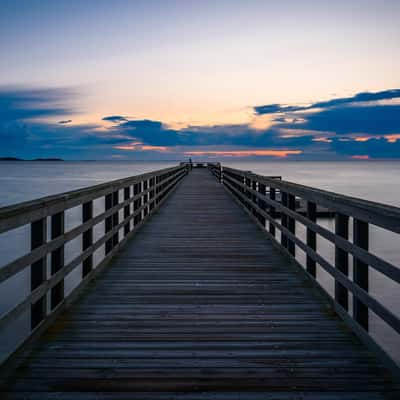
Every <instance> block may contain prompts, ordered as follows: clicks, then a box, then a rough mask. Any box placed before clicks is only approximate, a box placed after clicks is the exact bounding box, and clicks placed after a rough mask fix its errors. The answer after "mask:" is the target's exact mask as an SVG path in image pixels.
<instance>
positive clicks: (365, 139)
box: [354, 136, 372, 142]
mask: <svg viewBox="0 0 400 400" xmlns="http://www.w3.org/2000/svg"><path fill="white" fill-rule="evenodd" d="M370 139H372V137H370V136H358V137H356V138H355V139H354V140H355V141H356V142H368V140H370Z"/></svg>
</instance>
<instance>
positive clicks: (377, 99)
mask: <svg viewBox="0 0 400 400" xmlns="http://www.w3.org/2000/svg"><path fill="white" fill-rule="evenodd" d="M0 7H1V12H0V146H1V151H0V156H16V157H25V158H34V157H63V158H66V159H152V160H154V159H182V158H187V157H192V158H218V159H219V158H223V157H230V158H232V157H246V158H258V159H259V158H262V159H264V158H265V159H282V158H285V159H304V160H306V159H307V160H308V159H324V160H325V159H351V158H355V159H367V158H371V159H381V158H384V159H388V158H399V157H400V121H399V119H400V117H399V115H400V90H399V89H398V88H400V73H399V71H400V42H399V37H400V24H399V23H398V20H399V19H400V2H399V1H395V0H393V1H390V0H385V1H382V0H380V1H377V0H353V1H350V0H349V1H341V0H339V1H336V2H334V4H333V2H331V1H319V2H315V1H294V0H293V1H291V0H286V1H280V2H276V1H268V0H264V1H261V0H259V1H246V2H243V1H235V0H231V1H224V0H220V1H218V0H216V1H201V2H200V1H178V0H176V1H168V0H164V1H156V0H147V1H133V0H131V1H128V0H126V1H124V0H115V1H113V2H110V1H102V0H98V1H91V0H80V1H76V0H69V1H62V0H59V1H48V0H41V1H37V0H13V1H9V0H2V1H1V3H0Z"/></svg>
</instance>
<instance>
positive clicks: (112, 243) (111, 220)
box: [0, 164, 188, 334]
mask: <svg viewBox="0 0 400 400" xmlns="http://www.w3.org/2000/svg"><path fill="white" fill-rule="evenodd" d="M187 172H188V167H187V165H186V164H183V165H180V166H178V167H173V168H167V169H162V170H159V171H155V172H151V173H146V174H143V175H138V176H133V177H129V178H125V179H119V180H115V181H112V182H109V183H105V184H100V185H96V186H92V187H88V188H84V189H81V190H75V191H71V192H67V193H63V194H59V195H55V196H49V197H45V198H42V199H38V200H33V201H29V202H25V203H20V204H17V205H13V206H9V207H4V208H0V233H4V232H7V231H11V230H13V229H15V228H18V227H21V226H24V225H28V224H29V225H30V232H31V251H30V252H29V253H27V254H25V255H23V256H21V257H19V258H17V259H16V260H14V261H12V262H10V263H8V264H7V265H5V266H3V267H1V268H0V284H3V285H4V284H6V281H7V280H8V279H10V278H12V277H14V276H15V275H16V274H18V273H19V272H21V271H23V270H25V269H26V268H30V280H31V282H30V288H31V291H30V293H29V295H28V296H27V297H26V298H25V299H24V300H23V301H22V302H20V303H19V304H17V305H16V306H15V307H13V308H12V309H11V310H9V311H7V312H6V313H4V314H3V315H1V316H0V329H4V328H6V327H7V326H8V325H9V324H10V323H12V321H14V320H16V319H17V318H18V317H19V316H20V315H21V314H22V313H23V312H25V311H27V310H28V311H29V310H30V319H31V321H30V325H31V334H33V333H34V332H35V331H36V330H38V328H39V327H41V326H42V325H43V324H44V323H45V322H46V321H48V320H49V319H50V318H51V317H52V316H53V315H54V314H55V313H56V312H57V311H58V310H60V309H61V308H62V307H63V306H64V305H65V303H66V302H67V301H68V299H69V298H65V296H64V279H65V277H66V275H67V274H69V273H70V272H71V271H73V270H74V269H76V268H77V267H78V266H79V265H82V277H81V278H82V281H81V283H80V284H79V286H78V287H77V288H76V290H75V291H74V292H73V293H71V294H70V296H69V297H73V295H74V293H76V292H77V291H78V290H79V288H80V286H82V285H83V284H85V283H86V282H87V281H89V280H90V279H91V277H92V275H93V273H94V272H95V270H96V271H97V270H99V269H101V267H102V266H104V265H106V263H108V261H109V260H110V259H111V258H112V257H113V255H115V253H116V252H117V251H118V249H119V248H120V247H121V246H122V245H123V244H124V243H125V242H126V240H127V239H128V238H129V237H130V236H131V235H132V234H133V233H134V231H135V230H136V229H137V228H138V227H139V226H140V225H142V224H143V222H144V221H145V220H146V219H147V217H148V216H149V215H150V214H152V213H153V212H154V211H155V210H156V209H157V208H158V207H159V206H160V205H161V203H162V201H163V200H164V199H165V197H166V196H167V195H168V194H169V192H170V191H171V190H172V189H173V188H174V187H175V186H176V185H177V183H178V182H179V181H180V180H181V179H182V178H183V177H184V176H185V175H186V174H187ZM120 194H122V195H123V201H121V200H120V198H121V197H122V196H120ZM97 199H103V202H104V212H102V213H101V214H99V215H96V216H94V214H93V202H94V200H97ZM77 206H78V207H81V217H82V218H81V221H82V223H81V224H79V225H78V226H76V227H75V228H73V229H71V230H69V231H67V232H65V212H66V211H67V210H68V209H71V208H73V207H77ZM120 211H121V212H123V216H122V219H120V214H121V213H120ZM103 222H104V232H103V234H102V236H101V237H100V238H99V239H97V240H96V241H93V228H94V227H95V226H96V225H97V224H99V223H103ZM48 228H50V229H49V230H50V232H49V235H48V233H47V231H48ZM79 236H81V238H82V239H81V240H82V243H81V245H82V247H81V248H82V251H81V252H80V253H79V254H77V255H76V256H75V258H73V259H72V261H70V262H68V263H67V264H65V263H64V260H65V257H64V248H65V245H66V244H67V243H68V242H70V241H71V240H73V239H75V238H78V237H79ZM101 246H104V258H103V259H102V261H101V262H100V263H99V264H98V265H97V267H96V268H95V269H94V265H93V254H94V252H95V251H96V250H97V249H99V248H100V247H101ZM48 256H49V263H50V271H51V273H50V276H47V270H48V268H47V262H48V261H47V260H48ZM3 287H4V286H3ZM48 294H50V295H49V296H48ZM48 300H49V302H50V304H47V303H48Z"/></svg>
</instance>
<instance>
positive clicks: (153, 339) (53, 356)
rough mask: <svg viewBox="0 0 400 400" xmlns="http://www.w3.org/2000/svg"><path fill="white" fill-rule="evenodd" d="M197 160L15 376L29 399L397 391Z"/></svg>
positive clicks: (11, 391) (9, 391) (14, 392)
mask: <svg viewBox="0 0 400 400" xmlns="http://www.w3.org/2000/svg"><path fill="white" fill-rule="evenodd" d="M393 379H394V378H392V377H391V376H390V374H389V373H388V372H387V371H386V370H385V369H384V368H383V367H382V365H381V364H380V363H379V362H378V361H377V360H376V359H375V358H374V356H373V355H372V354H371V353H370V352H369V351H368V350H367V349H366V348H365V347H363V346H362V345H361V344H360V342H359V341H358V340H357V339H356V338H355V336H353V335H352V334H351V333H350V332H349V331H348V330H347V329H346V328H345V325H344V323H343V322H341V321H340V320H339V318H338V317H337V316H336V315H335V314H334V313H333V312H332V310H331V309H329V308H328V306H327V305H325V304H323V303H322V302H321V299H320V298H319V297H318V296H317V294H316V293H315V292H314V291H313V290H312V288H311V286H310V283H309V281H307V280H306V279H305V277H303V276H301V275H299V274H298V273H297V272H296V270H295V269H294V268H293V266H291V265H289V263H288V261H287V259H285V258H284V257H283V256H282V255H281V254H280V253H279V252H278V251H277V250H276V249H275V248H274V247H273V245H272V244H271V243H270V242H268V241H266V239H265V237H264V235H263V234H262V232H261V231H260V230H259V229H258V228H257V227H256V225H255V224H254V223H253V222H252V221H251V220H250V218H249V217H248V216H247V215H246V214H245V212H244V211H243V210H241V209H240V208H239V207H238V206H237V204H236V203H235V202H234V200H233V199H232V198H231V197H230V196H229V194H228V193H227V192H226V191H225V190H224V188H223V187H222V185H220V184H219V183H218V182H216V181H215V179H214V178H213V177H212V175H211V174H210V172H209V171H207V170H205V169H194V170H193V171H192V172H191V173H190V174H189V176H188V177H187V178H185V180H184V181H183V182H182V183H181V185H180V186H179V187H178V188H177V190H176V192H175V193H173V194H172V195H171V197H170V198H169V199H168V200H167V201H166V202H165V204H164V205H163V206H162V207H161V208H160V209H159V210H158V211H157V213H156V214H155V215H154V216H153V217H152V218H151V219H150V220H149V221H148V222H147V224H145V225H144V226H143V227H142V229H141V230H140V231H139V232H138V233H137V234H136V235H135V237H134V238H133V239H132V241H131V242H130V243H129V244H127V245H126V246H125V248H124V250H123V252H121V254H120V255H119V256H118V257H117V258H116V259H115V261H114V262H113V263H112V265H111V266H110V267H109V268H108V269H107V270H106V271H105V272H104V273H103V274H102V275H101V276H100V277H99V278H98V279H97V280H96V281H94V282H93V283H92V284H91V285H90V286H89V287H88V288H87V289H85V293H84V294H83V296H82V298H81V299H80V301H79V302H78V303H77V304H75V305H74V306H72V307H71V308H70V309H69V310H68V311H67V312H66V313H64V314H63V315H61V316H60V317H59V318H58V319H57V321H56V322H55V323H54V324H53V326H52V327H51V328H50V329H49V330H48V332H47V333H46V334H45V335H44V336H43V338H42V339H41V340H40V341H39V342H38V344H37V346H36V348H35V350H34V351H33V352H32V353H31V354H30V356H29V358H28V359H26V360H24V362H23V363H22V365H21V366H20V367H19V368H18V370H17V371H16V373H15V374H14V376H13V378H12V379H10V380H9V381H7V382H6V384H5V385H4V386H3V393H2V394H3V395H4V397H5V398H11V399H13V398H15V399H64V398H65V399H92V398H93V399H94V398H96V399H191V400H193V399H199V400H200V399H202V400H206V399H216V400H217V399H220V400H224V399H249V400H252V399H253V400H257V399H282V400H283V399H383V398H397V395H398V392H397V389H398V382H395V381H394V380H393Z"/></svg>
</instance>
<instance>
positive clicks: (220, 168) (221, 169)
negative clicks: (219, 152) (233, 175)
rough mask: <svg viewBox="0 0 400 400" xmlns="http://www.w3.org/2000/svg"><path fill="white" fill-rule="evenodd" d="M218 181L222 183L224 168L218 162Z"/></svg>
mask: <svg viewBox="0 0 400 400" xmlns="http://www.w3.org/2000/svg"><path fill="white" fill-rule="evenodd" d="M219 183H224V170H223V167H222V165H221V164H219Z"/></svg>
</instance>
